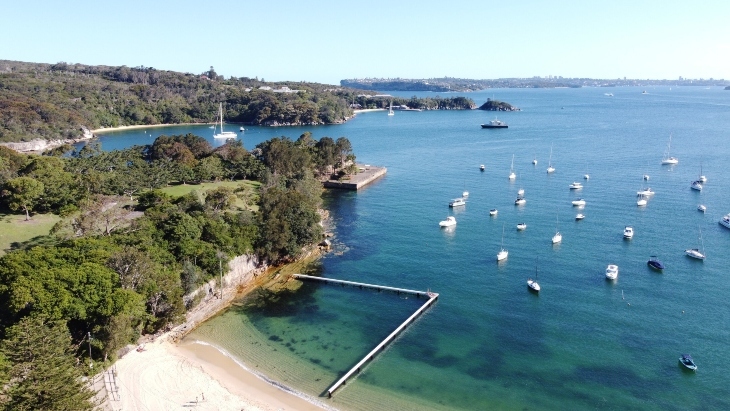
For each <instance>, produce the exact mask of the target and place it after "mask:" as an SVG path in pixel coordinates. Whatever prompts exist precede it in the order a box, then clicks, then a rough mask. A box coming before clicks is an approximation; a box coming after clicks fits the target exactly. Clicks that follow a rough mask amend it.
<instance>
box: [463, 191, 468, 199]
mask: <svg viewBox="0 0 730 411" xmlns="http://www.w3.org/2000/svg"><path fill="white" fill-rule="evenodd" d="M467 197H469V192H468V191H464V192H463V193H461V198H467Z"/></svg>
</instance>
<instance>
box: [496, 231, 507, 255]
mask: <svg viewBox="0 0 730 411" xmlns="http://www.w3.org/2000/svg"><path fill="white" fill-rule="evenodd" d="M508 255H509V251H507V250H505V249H504V224H502V245H501V247H500V250H499V252H498V253H497V261H502V260H505V259H506V258H507V256H508Z"/></svg>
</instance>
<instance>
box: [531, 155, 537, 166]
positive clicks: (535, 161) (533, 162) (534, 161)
mask: <svg viewBox="0 0 730 411" xmlns="http://www.w3.org/2000/svg"><path fill="white" fill-rule="evenodd" d="M532 165H533V166H536V165H537V156H533V157H532Z"/></svg>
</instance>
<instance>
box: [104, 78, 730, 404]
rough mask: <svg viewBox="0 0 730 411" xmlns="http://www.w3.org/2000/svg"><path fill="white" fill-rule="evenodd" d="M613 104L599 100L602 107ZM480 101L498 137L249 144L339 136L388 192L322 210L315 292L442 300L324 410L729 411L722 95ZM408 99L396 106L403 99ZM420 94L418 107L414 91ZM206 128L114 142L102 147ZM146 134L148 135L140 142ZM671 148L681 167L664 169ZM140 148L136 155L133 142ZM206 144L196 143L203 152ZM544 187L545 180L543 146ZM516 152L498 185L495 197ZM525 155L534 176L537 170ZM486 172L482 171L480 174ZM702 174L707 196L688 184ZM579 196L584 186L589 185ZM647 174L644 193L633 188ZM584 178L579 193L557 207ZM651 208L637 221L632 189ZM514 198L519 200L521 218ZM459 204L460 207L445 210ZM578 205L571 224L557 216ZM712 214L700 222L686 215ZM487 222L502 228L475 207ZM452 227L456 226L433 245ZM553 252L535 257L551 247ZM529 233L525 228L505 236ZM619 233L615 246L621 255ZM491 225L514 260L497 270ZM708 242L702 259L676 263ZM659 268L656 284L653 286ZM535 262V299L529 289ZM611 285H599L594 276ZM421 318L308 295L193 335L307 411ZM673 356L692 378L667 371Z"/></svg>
mask: <svg viewBox="0 0 730 411" xmlns="http://www.w3.org/2000/svg"><path fill="white" fill-rule="evenodd" d="M606 91H610V92H612V93H613V94H614V97H608V96H605V95H604V92H606ZM647 92H648V94H646V95H642V94H641V89H636V88H612V89H552V90H512V89H509V90H490V91H488V92H481V93H471V94H469V96H470V97H472V98H473V99H474V100H475V101H476V102H477V103H478V104H481V103H482V102H483V101H485V100H486V98H487V97H495V98H497V99H500V100H505V101H508V102H510V103H512V104H514V105H517V106H518V107H521V108H522V109H523V111H521V112H514V113H500V114H499V118H500V119H501V120H505V121H507V122H508V123H509V124H510V128H509V129H507V130H482V129H481V128H479V124H480V123H483V122H486V121H487V120H489V119H490V118H494V116H493V115H491V114H490V113H484V112H480V111H468V112H466V111H439V112H421V113H410V112H396V115H395V116H393V117H388V116H386V115H385V113H384V112H376V113H363V114H360V115H358V116H357V117H356V118H355V119H353V120H351V121H350V122H348V123H347V124H344V125H339V126H326V127H325V126H323V127H314V128H311V127H308V128H279V129H271V128H256V127H253V128H251V130H248V131H246V133H245V135H243V136H242V137H243V139H244V144H245V146H246V147H248V148H251V147H253V146H254V145H255V144H257V143H258V142H260V141H263V140H266V139H268V138H270V137H273V136H278V135H286V136H289V137H291V138H293V139H296V138H297V137H298V136H299V135H300V134H301V133H302V132H304V131H308V130H309V131H312V132H313V133H314V135H315V137H316V138H320V137H322V136H330V137H333V138H337V137H339V136H347V137H348V138H349V139H350V140H351V141H352V143H353V147H354V149H355V152H356V154H357V155H358V160H359V161H361V162H364V163H369V164H377V165H383V166H386V167H388V175H387V176H386V177H385V178H383V179H381V180H379V181H378V182H376V183H375V184H373V185H371V186H370V187H368V188H366V189H364V190H362V191H360V192H358V193H353V192H329V193H327V194H326V199H325V204H326V207H327V208H328V209H329V210H330V212H331V215H332V218H333V223H334V227H335V228H334V230H335V234H336V235H335V238H334V241H335V245H336V252H335V253H331V254H329V255H327V256H326V257H325V258H324V259H323V260H322V261H321V267H320V272H321V274H322V275H324V276H327V277H333V278H341V279H348V280H353V281H362V282H369V283H377V284H385V285H391V286H398V287H405V288H414V289H421V290H425V289H428V288H430V289H432V290H434V291H436V292H439V293H440V298H439V301H438V302H437V303H436V304H435V305H434V306H433V307H432V308H431V309H430V310H428V312H427V313H426V314H425V315H424V316H423V317H421V318H420V319H419V320H418V321H417V322H416V323H415V324H414V325H413V326H411V327H410V328H409V329H408V330H407V331H406V332H405V333H404V334H403V335H401V336H400V337H399V338H398V340H397V341H396V343H395V344H393V345H391V346H390V347H389V348H388V349H387V350H386V351H385V352H383V353H382V354H381V355H380V356H378V357H377V358H376V360H375V361H373V362H372V363H370V364H369V365H368V366H367V368H366V369H365V370H364V372H363V373H362V374H361V375H360V376H359V377H358V378H357V379H355V380H353V381H351V382H349V383H348V384H347V386H346V387H344V388H343V389H342V390H341V391H338V392H337V393H336V395H335V397H334V399H332V400H324V401H325V403H327V404H330V405H332V406H334V407H337V408H342V409H363V410H364V409H369V410H375V409H378V410H380V409H393V410H395V409H459V410H462V409H463V410H474V409H537V410H543V409H544V410H565V409H616V410H631V409H642V410H647V409H648V410H654V409H656V410H686V409H718V410H722V409H730V388H729V387H730V386H729V385H728V377H727V370H730V359H729V358H728V356H727V355H726V347H727V341H728V340H729V337H730V335H729V334H730V332H729V325H728V324H730V321H729V320H730V314H728V305H729V304H730V303H728V298H727V295H728V293H730V282H727V281H725V280H726V276H727V274H728V270H727V268H726V260H727V255H728V254H727V252H728V250H729V249H730V230H727V229H725V228H723V227H721V226H720V225H718V224H717V221H718V220H719V219H720V218H721V216H722V215H724V214H727V213H728V212H730V190H729V188H730V171H728V169H727V167H726V159H727V158H729V157H730V156H729V154H730V144H728V133H729V131H728V130H730V91H723V90H721V89H719V88H713V89H704V88H677V87H673V88H672V89H671V90H670V89H669V87H663V88H648V89H647ZM412 94H413V93H404V94H403V95H404V96H407V97H409V96H410V95H412ZM422 95H430V93H422ZM207 130H208V129H206V128H205V127H203V126H200V127H198V128H195V127H192V128H191V127H177V128H164V129H148V130H142V131H135V132H124V133H122V132H120V133H114V134H110V135H109V136H108V137H104V138H103V139H102V144H103V146H104V148H105V149H109V148H113V147H115V145H116V147H123V146H127V145H131V144H134V143H140V142H142V141H138V140H140V139H144V138H147V139H150V141H151V138H150V137H149V134H148V133H149V132H150V131H152V132H153V133H155V135H158V134H162V133H166V134H171V133H179V132H183V131H184V132H187V131H193V132H200V134H201V135H204V133H206V132H207ZM143 131H147V133H143ZM670 133H671V134H672V135H673V138H672V155H675V156H677V157H678V158H679V161H680V162H679V164H678V165H677V166H675V167H667V166H661V165H660V160H661V158H662V154H663V152H664V150H665V148H666V145H667V142H668V139H669V135H670ZM145 136H147V137H145ZM211 141H212V139H211ZM551 145H552V147H553V155H552V164H553V165H554V167H555V168H556V172H555V173H554V174H552V175H547V174H546V172H545V168H546V167H547V162H548V156H549V152H550V147H551ZM513 154H514V155H515V171H516V173H517V174H518V178H517V179H516V181H514V182H510V181H508V179H507V175H508V174H509V170H510V162H511V159H512V155H513ZM533 157H536V158H537V160H538V165H537V166H533V165H532V164H531V161H532V159H533ZM480 164H485V166H486V170H485V171H484V172H479V170H478V167H479V165H480ZM700 167H702V171H703V174H705V175H706V176H707V178H708V182H707V184H706V185H705V189H704V190H703V191H702V192H701V193H700V192H695V191H692V190H690V188H689V183H690V181H692V180H693V179H695V178H696V177H697V175H698V174H699V172H700ZM586 173H588V174H590V176H591V177H590V180H588V181H584V180H582V176H583V175H584V174H586ZM643 174H649V175H650V176H651V177H650V180H649V181H648V182H644V181H643V180H642V175H643ZM573 181H581V182H582V183H583V184H584V186H585V188H584V189H583V190H582V191H580V192H579V193H575V192H570V190H569V189H568V185H569V184H570V183H571V182H573ZM647 183H648V185H649V186H650V187H651V188H652V189H653V190H654V191H655V192H656V195H655V196H654V198H652V199H651V200H650V201H649V204H648V206H647V207H645V208H638V207H637V206H636V203H635V201H636V197H635V193H636V191H637V190H639V189H640V188H642V185H646V184H647ZM519 188H524V189H525V194H526V198H527V204H526V205H525V206H523V207H515V206H514V205H513V201H514V199H515V196H516V192H517V190H518V189H519ZM464 189H467V190H468V191H469V192H470V197H469V201H468V203H467V205H466V206H465V207H464V208H463V209H461V210H450V209H449V208H448V207H447V204H448V201H449V199H451V198H453V197H457V196H459V195H460V194H461V192H462V191H463V190H464ZM578 196H580V197H583V198H585V199H586V201H587V203H588V204H587V206H586V207H585V208H584V209H583V210H581V212H582V213H583V214H585V215H586V218H585V220H583V221H580V222H576V221H574V216H575V214H576V212H578V210H576V209H575V208H574V207H572V205H571V203H570V202H571V200H572V199H574V198H575V197H578ZM700 203H702V204H705V205H706V206H707V213H705V214H702V213H700V212H698V211H697V210H696V207H697V205H698V204H700ZM491 208H497V209H499V214H498V215H497V216H496V217H490V216H489V215H488V210H489V209H491ZM447 215H454V216H455V217H456V219H457V221H458V224H457V226H456V228H455V230H453V231H451V232H448V231H446V230H441V229H439V228H438V221H440V220H443V219H444V218H445V217H446V216H447ZM556 217H558V218H559V229H560V231H561V232H562V233H563V242H562V244H560V245H558V246H552V245H551V244H550V238H551V236H552V235H553V234H554V232H555V229H556ZM522 221H524V222H526V223H527V225H528V227H527V229H526V230H525V231H523V232H518V231H516V230H515V225H516V224H517V223H518V222H522ZM625 225H633V227H634V229H635V231H636V234H635V236H634V238H633V240H631V241H626V240H623V239H622V232H623V228H624V226H625ZM503 226H504V227H505V235H504V245H505V248H507V249H508V250H509V252H510V255H509V258H508V260H507V261H506V262H504V263H501V264H497V262H496V261H495V258H496V253H497V251H499V247H500V242H501V238H502V227H503ZM700 229H701V231H702V239H703V244H704V249H705V252H706V254H707V260H705V261H704V262H699V261H695V260H691V259H689V258H687V257H686V256H685V255H684V250H685V249H686V248H692V247H696V246H698V231H699V230H700ZM654 254H655V255H658V256H659V258H660V259H661V260H662V261H663V262H664V263H665V265H666V266H667V268H666V269H665V270H664V273H663V274H659V273H656V272H653V271H651V270H650V269H649V268H648V267H647V265H646V260H647V259H648V257H649V256H650V255H654ZM536 262H537V264H538V265H539V280H540V284H541V286H542V291H541V293H540V295H534V294H531V293H529V292H528V291H527V288H526V285H525V281H526V279H527V277H528V276H532V275H534V272H535V265H536ZM609 263H613V264H617V265H618V266H619V267H620V274H619V278H618V280H617V281H616V282H615V283H609V282H607V281H606V280H605V279H604V270H605V267H606V265H607V264H609ZM422 302H423V301H422V300H415V299H413V298H409V299H406V298H405V296H397V295H393V294H388V293H374V292H371V291H362V290H357V289H350V288H342V287H337V286H332V285H321V284H311V283H306V284H305V285H304V286H303V287H302V289H301V290H300V291H299V292H298V293H296V294H293V295H289V296H285V297H284V298H282V299H280V300H277V301H267V302H265V303H264V304H263V305H262V306H258V307H255V308H254V307H247V308H246V307H244V308H242V307H235V308H233V309H231V310H230V311H228V312H226V313H224V314H222V315H220V316H218V317H216V318H215V319H213V320H211V321H209V322H208V323H206V324H205V325H204V326H203V327H201V328H200V329H198V330H197V331H196V332H194V333H193V334H192V335H191V336H190V337H189V338H190V339H200V340H204V341H207V342H210V343H212V344H215V345H217V346H219V347H221V348H223V349H225V350H226V351H228V352H229V353H231V354H232V355H235V356H237V357H239V358H241V359H242V360H243V361H244V362H246V363H247V364H249V366H250V367H251V368H252V369H256V370H258V371H260V372H263V373H264V374H266V375H268V376H270V377H272V378H274V379H277V380H280V381H282V382H284V383H285V384H286V385H288V386H290V387H292V388H294V389H296V390H299V391H302V392H304V393H306V394H308V395H311V396H314V397H317V396H320V395H321V394H322V392H324V390H326V389H327V388H328V387H329V386H330V385H331V384H332V383H333V382H334V381H335V380H336V379H337V378H338V376H339V375H341V374H342V373H344V372H345V371H346V370H347V369H349V367H350V366H352V365H354V363H355V362H357V361H358V360H359V358H360V357H361V356H362V355H364V354H365V353H366V352H368V351H369V350H370V349H371V348H372V347H374V346H375V345H376V344H377V342H378V341H379V340H380V339H382V338H383V337H385V336H386V335H387V334H388V333H389V332H390V331H392V330H393V329H394V328H395V327H396V326H397V325H398V324H399V323H400V322H401V321H402V320H404V319H405V318H406V317H407V316H408V315H409V314H410V313H411V312H413V311H414V310H415V309H416V308H417V307H418V306H419V305H420V304H421V303H422ZM684 352H689V353H691V354H692V355H693V357H694V358H695V360H696V362H697V363H698V365H699V370H698V372H697V373H696V374H692V373H687V372H684V371H683V370H682V369H681V368H680V367H679V365H678V361H677V359H678V357H679V355H680V354H681V353H684Z"/></svg>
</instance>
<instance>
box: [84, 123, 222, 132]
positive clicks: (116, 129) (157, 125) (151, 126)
mask: <svg viewBox="0 0 730 411" xmlns="http://www.w3.org/2000/svg"><path fill="white" fill-rule="evenodd" d="M208 124H213V123H180V124H151V125H150V124H139V125H134V126H119V127H102V128H97V129H95V130H91V132H92V133H94V134H103V133H108V132H110V131H120V130H138V129H141V128H156V127H170V126H205V125H208ZM226 124H233V123H226Z"/></svg>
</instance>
